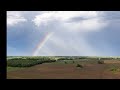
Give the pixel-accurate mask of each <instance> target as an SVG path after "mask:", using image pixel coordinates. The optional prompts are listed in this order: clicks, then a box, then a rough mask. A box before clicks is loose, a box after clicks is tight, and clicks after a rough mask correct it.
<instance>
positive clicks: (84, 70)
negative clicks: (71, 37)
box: [7, 57, 120, 79]
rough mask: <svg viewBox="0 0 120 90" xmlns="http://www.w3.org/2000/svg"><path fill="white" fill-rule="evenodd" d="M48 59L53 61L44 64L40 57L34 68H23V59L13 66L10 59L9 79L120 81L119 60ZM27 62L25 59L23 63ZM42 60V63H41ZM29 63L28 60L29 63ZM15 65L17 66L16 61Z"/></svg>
mask: <svg viewBox="0 0 120 90" xmlns="http://www.w3.org/2000/svg"><path fill="white" fill-rule="evenodd" d="M32 58H33V57H32ZM47 58H50V59H49V60H52V61H45V62H44V60H43V57H42V58H41V57H38V58H37V59H34V60H35V61H36V60H39V63H34V64H35V65H32V66H29V65H28V64H26V65H27V67H26V66H25V64H23V66H22V65H21V61H20V60H22V59H23V58H22V59H19V64H18V63H17V65H18V66H17V65H13V64H11V61H10V62H9V59H8V60H7V62H8V67H7V79H120V60H119V58H118V59H116V58H115V59H114V58H98V57H97V58H90V57H89V58H86V57H85V58H83V57H47ZM10 60H12V59H10ZM14 60H17V59H13V62H14ZM25 60H26V59H25V58H24V60H22V62H24V61H25ZM31 60H33V59H31ZM41 60H42V63H40V61H41ZM45 60H47V59H45ZM101 61H103V62H101ZM28 62H29V61H28V59H27V63H28ZM30 62H31V61H30ZM37 62H38V61H37ZM25 63H26V61H25ZM14 64H16V61H15V63H14ZM9 65H13V66H9Z"/></svg>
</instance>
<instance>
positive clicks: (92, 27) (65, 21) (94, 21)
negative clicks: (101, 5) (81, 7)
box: [32, 11, 107, 31]
mask: <svg viewBox="0 0 120 90" xmlns="http://www.w3.org/2000/svg"><path fill="white" fill-rule="evenodd" d="M102 15H103V12H97V11H54V12H52V11H51V12H44V13H42V14H40V15H36V16H35V18H34V19H33V20H32V21H33V22H34V23H35V25H36V26H38V27H39V26H41V25H49V24H50V23H51V22H54V21H59V22H61V25H62V26H63V27H64V28H66V30H69V31H71V30H72V31H98V30H101V28H103V27H104V26H106V25H107V23H106V22H104V20H103V19H102V18H101V16H102ZM74 18H78V19H79V18H82V19H83V20H77V21H76V20H74ZM59 24H60V23H59ZM56 26H58V25H57V23H56Z"/></svg>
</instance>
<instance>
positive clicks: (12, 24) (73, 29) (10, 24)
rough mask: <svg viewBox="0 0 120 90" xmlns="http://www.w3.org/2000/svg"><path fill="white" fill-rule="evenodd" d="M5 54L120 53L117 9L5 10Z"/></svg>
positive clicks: (70, 54)
mask: <svg viewBox="0 0 120 90" xmlns="http://www.w3.org/2000/svg"><path fill="white" fill-rule="evenodd" d="M7 56H120V11H7Z"/></svg>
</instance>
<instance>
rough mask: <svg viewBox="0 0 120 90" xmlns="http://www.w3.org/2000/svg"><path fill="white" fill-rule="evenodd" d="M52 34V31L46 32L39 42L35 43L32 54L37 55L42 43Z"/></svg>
mask: <svg viewBox="0 0 120 90" xmlns="http://www.w3.org/2000/svg"><path fill="white" fill-rule="evenodd" d="M52 35H53V32H49V33H46V34H45V36H44V38H43V39H42V40H40V42H39V43H38V44H37V46H36V47H35V49H34V51H33V54H32V56H37V55H38V53H39V51H40V49H41V48H42V47H43V45H44V44H45V43H46V41H48V39H49V38H50V37H51V36H52Z"/></svg>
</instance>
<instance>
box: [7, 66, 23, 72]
mask: <svg viewBox="0 0 120 90" xmlns="http://www.w3.org/2000/svg"><path fill="white" fill-rule="evenodd" d="M21 69H24V68H21V67H7V72H10V71H16V70H21Z"/></svg>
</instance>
